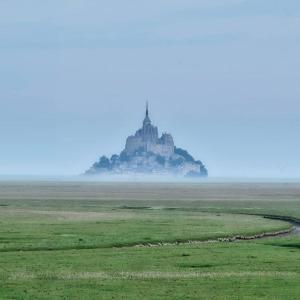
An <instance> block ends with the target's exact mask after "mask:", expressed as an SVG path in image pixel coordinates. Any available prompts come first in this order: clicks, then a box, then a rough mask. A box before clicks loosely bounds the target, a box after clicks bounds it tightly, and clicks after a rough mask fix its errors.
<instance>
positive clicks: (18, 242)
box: [0, 182, 300, 299]
mask: <svg viewBox="0 0 300 300" xmlns="http://www.w3.org/2000/svg"><path fill="white" fill-rule="evenodd" d="M264 215H274V216H285V217H292V218H295V219H300V184H298V183H259V184H258V183H222V184H221V183H198V184H197V183H189V184H188V183H180V184H179V183H161V184H155V183H130V184H129V183H97V182H84V183H83V182H82V183H79V182H64V183H62V182H61V183H58V182H0V226H1V227H0V299H140V298H141V297H143V298H145V299H299V298H300V285H299V282H300V236H298V235H297V234H295V233H293V234H289V235H286V236H282V237H272V238H264V239H256V240H249V241H237V242H219V241H215V240H217V239H218V238H224V237H231V236H235V235H246V236H251V235H255V234H259V233H265V232H275V231H280V230H286V229H289V228H291V226H292V225H291V224H290V223H288V222H285V221H281V220H274V219H268V218H264V217H263V216H264Z"/></svg>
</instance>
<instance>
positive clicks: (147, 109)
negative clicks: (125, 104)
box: [143, 101, 151, 126]
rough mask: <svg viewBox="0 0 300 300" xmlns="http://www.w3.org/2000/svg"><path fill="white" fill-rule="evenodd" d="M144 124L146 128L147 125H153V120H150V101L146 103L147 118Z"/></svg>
mask: <svg viewBox="0 0 300 300" xmlns="http://www.w3.org/2000/svg"><path fill="white" fill-rule="evenodd" d="M143 124H144V126H145V125H148V124H151V120H150V118H149V108H148V101H147V102H146V116H145V119H144V122H143Z"/></svg>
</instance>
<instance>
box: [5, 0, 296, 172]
mask: <svg viewBox="0 0 300 300" xmlns="http://www.w3.org/2000/svg"><path fill="white" fill-rule="evenodd" d="M299 53H300V2H299V1H296V0H285V1H282V0H281V1H278V0H272V1H271V0H264V1H261V0H214V1H212V0H203V1H201V0H198V1H196V0H195V1H192V0H185V1H179V0H165V1H156V0H154V1H144V0H139V1H114V0H113V1H96V0H69V1H67V0H51V1H46V0H44V1H39V0H35V1H33V0H27V1H17V0H3V1H0V104H1V109H0V135H1V147H0V174H23V175H24V174H43V175H47V174H51V175H66V174H69V175H71V174H78V173H81V172H82V171H84V170H85V169H87V168H88V167H89V166H90V164H91V163H92V162H93V161H94V160H96V159H97V157H98V156H100V155H102V154H106V155H111V154H113V153H118V152H120V151H121V150H122V148H123V147H124V143H125V138H126V136H128V135H129V134H132V133H134V132H135V130H136V129H137V128H138V127H139V126H140V125H141V121H142V119H143V115H144V106H145V101H146V100H149V102H150V115H151V118H152V120H153V122H154V123H155V124H156V125H157V126H158V127H159V129H160V131H168V132H171V133H172V134H173V136H174V139H175V143H176V144H177V145H178V146H179V147H183V148H186V149H187V150H189V151H190V152H191V153H192V154H193V155H194V156H195V158H197V159H201V160H202V161H203V162H204V163H205V164H206V165H207V168H208V170H209V172H210V175H211V176H234V177H237V176H243V177H300V155H299V153H300V151H299V150H300V141H299V129H300V76H299V75H300V55H299Z"/></svg>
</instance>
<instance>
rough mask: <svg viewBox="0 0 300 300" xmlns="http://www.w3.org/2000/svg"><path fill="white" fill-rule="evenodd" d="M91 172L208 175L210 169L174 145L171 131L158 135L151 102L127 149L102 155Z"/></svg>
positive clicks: (127, 144)
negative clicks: (152, 116)
mask: <svg viewBox="0 0 300 300" xmlns="http://www.w3.org/2000/svg"><path fill="white" fill-rule="evenodd" d="M85 174H87V175H108V174H110V175H137V174H140V175H141V174H146V175H172V176H177V177H178V176H184V177H206V176H207V174H208V173H207V169H206V167H205V166H204V164H203V163H202V162H201V161H200V160H195V159H194V158H193V157H192V156H191V155H190V154H189V153H188V152H187V151H186V150H183V149H181V148H178V147H176V146H175V145H174V140H173V137H172V135H171V134H168V133H163V134H162V135H161V136H159V134H158V128H157V127H156V126H153V125H152V123H151V120H150V117H149V110H148V103H147V107H146V115H145V118H144V121H143V126H142V128H140V129H138V130H137V131H136V133H135V134H134V135H131V136H129V137H127V139H126V145H125V149H124V150H123V151H121V153H120V154H114V155H112V156H111V157H110V158H108V157H106V156H101V157H100V159H99V161H97V162H95V163H94V164H93V166H92V167H91V168H90V169H89V170H87V171H86V172H85Z"/></svg>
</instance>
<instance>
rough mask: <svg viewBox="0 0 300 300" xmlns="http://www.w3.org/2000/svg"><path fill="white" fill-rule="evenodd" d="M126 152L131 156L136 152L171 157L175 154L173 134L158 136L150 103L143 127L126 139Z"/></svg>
mask: <svg viewBox="0 0 300 300" xmlns="http://www.w3.org/2000/svg"><path fill="white" fill-rule="evenodd" d="M125 152H126V154H127V155H129V156H131V155H133V154H134V153H136V152H152V153H154V154H156V155H160V156H164V157H170V156H172V155H173V154H174V141H173V137H172V135H171V134H168V133H163V134H162V136H161V137H159V136H158V129H157V127H155V126H153V125H152V124H151V120H150V117H149V110H148V103H147V107H146V115H145V119H144V121H143V127H142V128H141V129H139V130H137V132H136V133H135V135H131V136H129V137H128V138H127V140H126V146H125Z"/></svg>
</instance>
